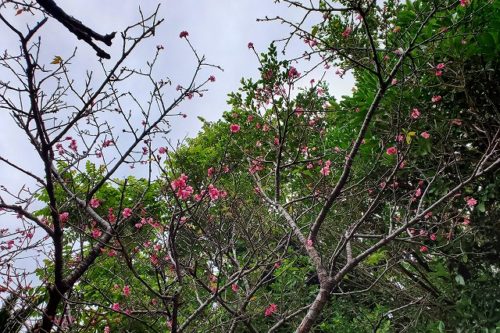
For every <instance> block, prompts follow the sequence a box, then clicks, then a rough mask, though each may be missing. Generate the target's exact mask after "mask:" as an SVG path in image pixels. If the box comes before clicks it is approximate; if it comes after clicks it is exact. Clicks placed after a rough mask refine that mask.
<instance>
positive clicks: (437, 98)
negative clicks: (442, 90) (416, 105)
mask: <svg viewBox="0 0 500 333" xmlns="http://www.w3.org/2000/svg"><path fill="white" fill-rule="evenodd" d="M442 99H443V97H441V96H440V95H435V96H432V98H431V101H432V103H439V102H441V100H442Z"/></svg>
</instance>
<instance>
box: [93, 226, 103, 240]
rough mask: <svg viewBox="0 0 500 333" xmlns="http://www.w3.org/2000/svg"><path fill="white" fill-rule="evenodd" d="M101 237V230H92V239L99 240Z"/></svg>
mask: <svg viewBox="0 0 500 333" xmlns="http://www.w3.org/2000/svg"><path fill="white" fill-rule="evenodd" d="M101 235H102V231H101V230H99V229H97V228H94V229H92V237H93V238H99V237H101Z"/></svg>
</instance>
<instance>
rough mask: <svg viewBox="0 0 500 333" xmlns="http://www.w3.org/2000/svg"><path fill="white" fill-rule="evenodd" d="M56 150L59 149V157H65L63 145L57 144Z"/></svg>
mask: <svg viewBox="0 0 500 333" xmlns="http://www.w3.org/2000/svg"><path fill="white" fill-rule="evenodd" d="M56 149H57V152H58V153H59V155H63V154H64V152H65V150H64V148H63V145H62V143H58V144H56Z"/></svg>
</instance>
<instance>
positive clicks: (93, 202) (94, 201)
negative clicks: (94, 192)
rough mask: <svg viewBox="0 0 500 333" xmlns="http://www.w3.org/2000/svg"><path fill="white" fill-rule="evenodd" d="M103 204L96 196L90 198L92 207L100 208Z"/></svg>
mask: <svg viewBox="0 0 500 333" xmlns="http://www.w3.org/2000/svg"><path fill="white" fill-rule="evenodd" d="M100 205H101V201H100V200H99V199H96V198H92V199H90V207H92V208H98V207H99V206H100Z"/></svg>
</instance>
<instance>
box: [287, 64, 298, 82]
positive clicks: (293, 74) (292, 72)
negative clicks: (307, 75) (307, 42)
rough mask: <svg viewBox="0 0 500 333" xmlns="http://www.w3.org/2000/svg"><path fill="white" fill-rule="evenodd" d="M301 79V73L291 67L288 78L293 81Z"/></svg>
mask: <svg viewBox="0 0 500 333" xmlns="http://www.w3.org/2000/svg"><path fill="white" fill-rule="evenodd" d="M298 77H300V73H299V72H298V71H297V69H296V68H295V67H293V66H292V67H290V69H289V70H288V78H289V79H290V80H293V79H296V78H298Z"/></svg>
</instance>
